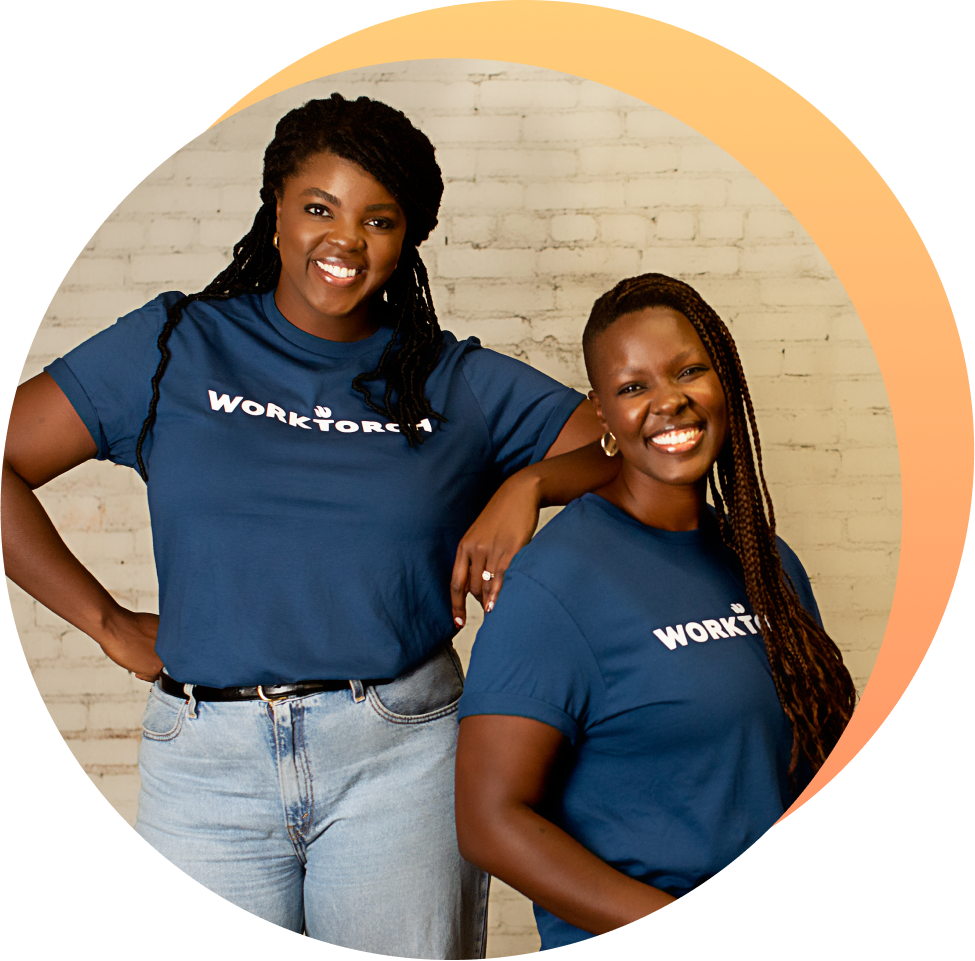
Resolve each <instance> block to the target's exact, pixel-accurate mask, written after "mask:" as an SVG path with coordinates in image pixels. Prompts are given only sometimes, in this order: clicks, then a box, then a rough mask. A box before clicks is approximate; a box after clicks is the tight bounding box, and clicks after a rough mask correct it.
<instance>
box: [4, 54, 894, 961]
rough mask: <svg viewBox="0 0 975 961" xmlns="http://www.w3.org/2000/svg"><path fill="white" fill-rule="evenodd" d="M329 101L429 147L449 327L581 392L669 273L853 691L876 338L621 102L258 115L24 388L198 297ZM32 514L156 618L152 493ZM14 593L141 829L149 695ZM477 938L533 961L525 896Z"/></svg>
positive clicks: (52, 677) (77, 491) (142, 203)
mask: <svg viewBox="0 0 975 961" xmlns="http://www.w3.org/2000/svg"><path fill="white" fill-rule="evenodd" d="M332 90H340V91H342V92H343V93H344V94H345V95H346V96H353V97H354V96H358V95H360V94H366V95H368V96H374V97H377V98H379V99H381V100H385V101H386V102H388V103H390V104H392V105H393V106H395V107H398V108H400V109H402V110H404V111H405V112H406V114H407V115H408V116H409V117H410V118H411V119H412V120H413V121H414V122H415V123H416V124H417V125H418V126H419V127H420V128H421V129H423V130H425V131H426V132H427V133H428V135H429V136H430V137H431V139H432V140H433V141H434V143H435V144H436V145H437V147H438V148H439V152H440V156H441V158H442V161H443V166H444V172H445V179H446V182H447V186H446V193H445V195H444V201H443V207H442V210H441V218H440V226H439V227H438V228H437V230H436V231H435V233H434V234H433V236H432V237H431V239H430V241H428V243H427V244H426V245H425V246H424V248H423V249H422V253H423V256H424V259H425V261H426V263H427V265H428V268H429V270H430V274H431V282H432V286H433V290H434V298H435V301H436V305H437V309H438V312H439V315H440V319H441V322H442V324H443V326H444V327H445V328H448V329H452V330H454V331H455V332H457V333H458V334H459V335H461V336H467V335H469V334H475V333H476V334H477V335H478V336H480V338H481V340H482V342H483V343H485V344H486V345H487V346H492V347H496V348H497V349H499V350H502V351H503V352H505V353H508V354H511V355H513V356H517V357H520V358H522V359H525V360H527V361H528V362H529V363H532V364H535V365H536V366H538V367H540V368H542V369H543V370H546V371H548V372H551V373H553V374H554V375H555V376H557V377H560V378H562V379H563V380H564V381H565V382H567V383H569V384H571V385H572V386H574V387H577V388H579V389H581V390H586V389H588V385H587V383H586V380H585V372H584V368H583V365H582V362H581V349H580V344H579V338H580V334H581V331H582V326H583V324H584V322H585V318H586V316H587V314H588V311H589V308H590V306H591V305H592V302H593V300H594V299H595V298H596V297H597V296H598V295H599V294H601V293H602V292H603V291H605V290H606V289H608V288H609V287H610V286H611V285H612V284H613V283H615V282H616V281H617V280H619V279H620V278H622V277H624V276H627V275H628V274H632V273H635V272H637V271H639V270H662V271H665V272H670V273H673V274H675V275H677V276H679V277H681V278H682V279H685V280H687V281H688V282H690V283H692V284H693V285H694V286H696V287H697V288H698V289H699V290H700V291H701V293H702V294H703V295H704V297H705V298H706V299H707V300H708V301H709V302H710V303H711V304H712V305H713V306H714V307H715V308H716V309H717V310H718V312H719V313H721V315H722V316H723V317H724V318H725V319H726V320H727V321H728V322H729V324H730V326H731V329H732V331H733V333H734V335H735V338H736V340H737V342H738V346H739V349H740V352H741V355H742V360H743V363H744V366H745V370H746V373H747V374H748V376H749V382H750V386H751V389H752V394H753V398H754V400H755V404H756V407H757V409H758V416H759V423H760V426H761V427H762V428H763V438H764V449H765V452H766V463H767V476H768V481H769V485H770V488H771V491H772V496H773V498H774V500H775V503H776V507H777V514H778V518H779V529H780V532H781V534H782V535H783V536H784V537H785V538H786V539H787V540H788V541H789V542H790V544H791V545H792V546H793V548H794V549H795V550H796V551H797V553H798V554H799V556H800V557H801V558H802V560H803V562H804V564H805V565H806V568H807V570H808V571H809V574H810V576H811V579H812V582H813V585H814V587H815V589H816V591H817V595H818V597H819V600H820V604H821V607H822V612H823V618H824V620H825V623H826V626H827V628H828V629H829V630H830V631H831V632H832V634H833V636H834V637H835V638H836V640H837V642H838V643H839V645H840V647H841V648H842V649H843V651H844V653H845V656H846V658H847V662H848V664H849V665H850V667H851V670H852V672H853V674H854V676H855V678H856V680H857V683H858V684H859V685H860V687H861V688H862V686H863V685H864V684H865V683H866V681H867V679H868V677H869V674H870V671H871V669H872V666H873V662H874V659H875V658H876V654H877V650H878V648H879V646H880V642H881V640H882V638H883V633H884V629H885V626H886V619H887V614H888V611H889V607H890V603H891V598H892V595H893V589H894V581H895V578H896V573H897V561H898V548H899V539H900V486H899V479H900V478H899V466H898V458H897V446H896V440H895V437H894V432H893V424H892V420H891V416H890V408H889V405H888V402H887V397H886V393H885V391H884V386H883V381H882V379H881V376H880V373H879V370H878V368H877V363H876V360H875V358H874V356H873V352H872V350H871V348H870V345H869V341H868V340H867V337H866V334H865V333H864V330H863V327H862V325H861V324H860V322H859V320H858V318H857V316H856V313H855V311H854V310H853V307H852V305H851V303H850V300H849V298H848V297H847V295H846V292H845V291H844V289H843V286H842V285H841V284H840V282H839V281H838V280H837V278H836V276H835V275H834V274H833V272H832V270H831V269H830V267H829V264H828V263H827V262H826V261H825V259H824V258H823V257H822V255H821V254H820V253H819V251H818V249H817V248H816V246H815V245H814V244H813V242H812V241H811V239H810V238H809V236H808V235H807V234H806V233H805V231H804V230H803V229H802V227H801V226H800V225H799V223H798V222H797V221H796V220H795V218H794V217H792V215H791V214H790V213H789V211H788V210H786V209H785V208H784V207H783V206H782V205H781V204H780V203H779V201H778V200H777V199H776V197H775V196H774V195H773V194H772V193H771V192H770V191H769V190H768V189H766V188H765V187H764V186H763V185H762V184H761V183H759V182H758V181H757V180H756V179H755V178H754V177H752V176H751V175H750V174H749V173H748V172H747V171H746V170H745V169H744V168H743V167H742V166H741V165H740V164H738V163H737V161H735V160H734V159H733V158H731V157H729V156H728V155H727V154H725V153H724V152H723V151H721V150H720V149H718V148H717V147H716V146H715V145H713V144H712V143H710V142H709V141H707V140H705V139H704V138H703V137H701V136H700V135H698V134H697V133H696V132H695V131H693V130H691V129H690V128H689V127H686V126H685V125H684V124H682V123H680V122H679V121H677V120H675V119H674V118H673V117H670V116H668V115H667V114H664V113H662V112H661V111H659V110H657V109H655V108H653V107H651V106H648V105H647V104H644V103H641V102H640V101H637V100H634V99H632V98H630V97H628V96H626V95H624V94H621V93H619V92H617V91H614V90H610V89H608V88H605V87H600V86H599V85H598V84H594V83H590V82H588V81H581V80H579V79H577V78H575V77H570V76H565V75H561V74H556V73H552V72H550V71H546V70H541V69H536V68H529V67H519V66H515V65H512V64H501V63H488V62H482V61H460V60H450V61H424V62H417V63H406V64H392V65H386V66H383V67H377V68H373V69H370V70H359V71H353V72H350V73H347V74H342V75H339V76H337V77H333V78H331V79H326V80H319V81H315V82H313V83H309V84H306V85H304V86H302V87H297V88H295V89H294V90H291V91H287V92H285V93H282V94H279V95H277V96H274V97H271V98H269V99H268V100H265V101H262V102H261V103H258V104H256V105H255V106H253V107H251V108H250V109H249V110H247V111H244V112H243V113H241V114H238V115H236V116H234V117H232V118H230V119H229V120H227V121H225V122H224V123H222V124H221V125H220V126H219V127H215V128H213V129H211V130H208V131H206V132H205V133H204V134H202V135H201V136H200V137H198V138H197V139H196V140H195V141H193V142H192V143H190V144H188V145H187V146H186V147H185V148H183V149H182V150H180V151H179V152H178V153H177V154H176V155H175V156H174V157H173V158H171V159H170V160H168V161H166V163H164V164H163V165H162V166H161V167H160V168H159V169H157V170H156V171H154V172H153V173H151V174H150V175H149V176H148V177H147V178H146V180H145V181H144V182H143V183H142V184H141V185H140V186H139V187H138V188H137V189H136V190H135V191H133V193H132V194H131V195H130V196H129V197H128V198H126V200H125V201H123V203H122V204H121V205H120V206H119V207H118V209H117V210H115V211H114V212H113V213H112V214H111V215H110V216H109V218H108V220H107V221H106V222H105V224H104V225H103V226H102V227H101V228H100V229H99V230H98V232H97V233H96V234H95V236H94V237H92V239H91V241H90V242H89V244H88V245H87V246H86V248H85V250H84V251H83V253H82V255H81V256H80V257H79V259H78V261H77V262H76V264H75V265H74V266H73V267H72V269H71V271H70V272H69V274H68V276H67V277H66V278H65V281H64V284H63V286H62V288H61V289H60V291H59V292H58V294H57V296H56V297H55V299H54V301H53V303H52V304H51V306H50V309H49V311H48V313H47V315H46V316H45V318H44V320H43V322H42V324H41V326H40V329H39V331H38V334H37V337H36V338H35V341H34V346H33V349H32V350H31V353H30V356H29V357H28V359H27V362H26V365H25V367H24V372H23V375H24V378H25V379H26V378H27V377H30V376H33V375H34V374H36V373H38V372H39V371H40V370H41V368H42V367H43V366H44V365H45V364H47V363H49V362H50V361H51V360H53V359H54V357H56V356H58V355H59V354H62V353H64V352H65V351H67V350H68V349H70V348H71V347H72V346H74V345H75V344H77V343H80V342H81V341H82V340H84V339H85V338H87V337H89V336H90V335H91V334H93V333H95V332H96V331H97V330H99V329H101V328H103V327H105V326H108V325H109V324H111V323H112V322H114V320H115V318H116V317H118V316H119V315H121V314H123V313H125V312H126V311H128V310H131V309H133V308H135V307H138V306H139V305H141V304H143V303H144V302H146V301H147V300H149V299H150V298H151V297H154V296H155V295H156V294H158V293H159V292H160V291H163V290H167V289H172V288H174V287H179V288H181V289H183V290H186V291H190V290H198V289H200V288H201V287H202V286H203V285H204V284H206V283H207V282H208V281H209V280H210V279H211V277H212V276H213V275H214V274H215V273H216V272H217V271H218V270H220V269H221V268H222V267H223V266H224V265H225V264H226V263H227V262H228V260H229V257H230V254H231V248H232V245H233V243H234V242H235V241H236V240H237V239H238V238H239V236H240V235H241V234H242V232H243V231H244V230H245V229H246V228H247V226H248V225H249V223H250V221H251V218H252V217H253V214H254V211H255V210H256V207H257V204H258V196H257V194H258V188H259V186H260V172H261V154H262V150H263V147H264V145H265V144H266V143H267V141H268V140H270V138H271V136H272V134H273V128H274V124H275V121H276V120H277V119H278V118H279V117H280V116H281V115H282V114H283V113H285V112H286V111H287V110H288V109H290V108H291V107H293V106H295V105H297V104H300V103H302V102H304V101H305V100H307V99H310V98H311V97H314V96H323V95H327V94H329V93H330V92H331V91H332ZM40 496H41V499H42V501H43V503H44V504H45V506H46V507H47V509H48V510H49V511H50V513H51V515H52V517H53V518H54V520H55V523H56V524H57V525H58V527H59V529H60V530H61V531H62V533H63V534H64V536H65V539H66V540H67V542H68V543H69V545H70V546H71V548H72V549H73V550H74V551H75V552H76V553H77V555H78V556H79V557H80V558H81V559H82V561H84V562H85V563H86V564H88V565H89V566H90V567H91V568H92V570H94V571H95V572H96V573H97V575H98V576H99V577H100V578H102V579H103V581H104V583H105V584H106V586H107V587H108V588H109V590H111V591H112V593H113V594H114V595H115V596H116V597H117V598H118V599H119V600H120V601H121V602H123V603H125V604H128V605H130V606H132V607H133V608H135V609H138V610H154V609H155V605H156V602H157V594H156V580H155V574H154V569H153V565H152V542H151V535H150V532H149V515H148V510H147V508H146V502H145V488H144V486H143V484H142V482H141V480H140V479H139V478H138V477H137V476H136V474H135V473H134V472H132V471H129V470H127V469H124V468H117V467H113V466H111V465H109V464H106V463H96V462H89V463H87V464H84V465H82V466H81V467H79V468H77V469H75V470H73V471H71V472H70V473H68V474H67V475H65V476H64V477H61V478H58V479H57V480H55V481H54V482H52V483H51V484H49V485H48V486H47V487H46V488H44V489H43V490H42V491H41V493H40ZM550 513H551V512H547V514H550ZM10 593H11V600H12V603H13V607H14V612H15V617H16V620H17V624H18V627H19V629H20V632H21V636H22V639H23V644H24V650H25V654H26V656H27V658H28V661H29V663H30V665H31V667H32V669H33V671H34V673H35V677H36V679H37V683H38V686H39V688H40V690H41V693H42V695H43V696H44V698H45V701H46V702H47V704H48V705H49V707H50V710H51V714H52V716H53V717H54V719H55V721H56V723H57V725H58V727H59V728H60V730H61V731H62V732H63V734H64V736H65V738H66V740H67V742H68V744H69V746H70V747H71V749H72V751H73V752H74V753H75V756H76V757H77V758H78V760H79V762H80V763H82V764H83V765H84V767H85V770H86V771H88V773H89V775H90V776H91V777H92V779H93V780H94V782H95V783H96V784H97V785H98V786H99V788H100V790H101V791H102V792H103V793H104V794H105V796H106V797H107V798H108V800H109V801H110V802H111V803H112V804H113V805H115V807H116V808H117V809H118V810H119V811H120V812H121V813H122V814H123V816H125V817H127V818H128V819H129V820H130V821H132V820H134V817H135V810H136V799H137V795H138V786H139V778H138V769H137V767H136V753H137V748H138V739H139V717H140V713H141V709H142V704H143V703H144V699H145V694H146V685H144V684H143V683H141V682H139V681H137V680H134V679H133V678H131V677H129V675H128V674H127V673H126V672H125V671H123V670H121V669H120V668H118V667H116V666H115V665H114V664H112V663H111V662H109V661H108V660H107V659H106V658H105V657H104V655H102V654H101V653H100V651H99V649H98V648H97V647H96V646H95V645H94V644H93V643H92V642H91V641H90V640H89V639H87V638H85V637H84V636H83V635H81V634H80V633H79V632H78V631H76V630H75V629H74V628H72V627H71V625H69V624H67V623H65V622H64V621H62V620H61V619H60V618H58V617H55V616H54V615H52V614H51V613H50V612H48V611H46V610H44V608H42V607H41V606H40V605H39V604H37V603H35V602H34V601H33V600H31V599H30V598H29V597H27V596H26V595H25V594H24V593H23V592H22V591H20V590H19V589H18V588H16V587H13V586H11V589H10ZM479 623H480V614H479V611H478V610H477V609H476V606H474V607H472V608H471V616H470V623H469V626H468V627H467V628H465V629H464V631H462V632H461V635H460V636H459V638H458V647H459V648H460V650H461V654H462V657H463V658H464V659H465V661H466V659H467V657H468V656H469V651H470V646H471V643H472V641H473V637H474V634H475V632H476V629H477V626H478V625H479ZM489 927H490V940H489V949H488V953H489V956H492V957H498V956H503V955H508V954H518V953H524V952H529V951H534V950H537V946H538V940H537V934H536V933H535V930H534V924H533V922H532V918H531V913H530V911H529V910H528V906H527V904H526V902H525V900H524V899H523V898H522V897H521V896H520V895H518V894H517V893H516V892H514V891H512V890H511V889H510V888H508V887H507V886H505V885H503V884H501V883H499V882H495V883H494V885H493V894H492V901H491V913H490V922H489Z"/></svg>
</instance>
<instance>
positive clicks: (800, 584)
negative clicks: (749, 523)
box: [776, 537, 823, 627]
mask: <svg viewBox="0 0 975 961" xmlns="http://www.w3.org/2000/svg"><path fill="white" fill-rule="evenodd" d="M776 541H777V542H778V547H779V557H780V558H781V560H782V570H783V571H785V573H786V576H787V577H788V578H789V581H790V582H791V584H792V586H793V588H794V589H795V592H796V595H797V597H798V598H799V603H800V604H802V606H803V607H804V608H805V609H806V612H807V613H808V614H809V615H810V617H812V619H813V620H814V621H815V622H816V623H817V624H818V625H819V626H820V627H822V626H823V618H822V617H821V615H820V613H819V605H818V604H817V603H816V598H815V596H814V595H813V589H812V584H810V583H809V575H808V574H806V569H805V568H804V567H803V566H802V562H801V561H800V560H799V558H798V557H796V554H795V551H793V550H792V548H791V547H789V545H788V544H786V542H785V541H784V540H782V538H781V537H777V538H776Z"/></svg>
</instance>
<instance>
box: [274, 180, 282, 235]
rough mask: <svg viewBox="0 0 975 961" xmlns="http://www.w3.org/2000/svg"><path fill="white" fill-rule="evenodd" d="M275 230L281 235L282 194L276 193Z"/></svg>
mask: <svg viewBox="0 0 975 961" xmlns="http://www.w3.org/2000/svg"><path fill="white" fill-rule="evenodd" d="M274 229H275V231H276V232H277V233H281V194H279V193H278V192H277V191H276V190H275V191H274Z"/></svg>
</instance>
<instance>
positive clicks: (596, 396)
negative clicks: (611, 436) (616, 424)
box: [589, 390, 609, 432]
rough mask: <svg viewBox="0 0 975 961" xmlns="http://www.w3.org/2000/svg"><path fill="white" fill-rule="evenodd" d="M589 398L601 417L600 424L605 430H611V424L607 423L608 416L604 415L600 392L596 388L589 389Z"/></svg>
mask: <svg viewBox="0 0 975 961" xmlns="http://www.w3.org/2000/svg"><path fill="white" fill-rule="evenodd" d="M589 400H590V402H591V403H592V406H593V407H595V408H596V416H597V417H598V418H599V426H600V427H602V429H603V431H604V432H605V431H608V430H609V424H607V423H606V418H605V417H603V408H602V405H601V404H600V403H599V394H597V393H596V392H595V391H594V390H591V391H589Z"/></svg>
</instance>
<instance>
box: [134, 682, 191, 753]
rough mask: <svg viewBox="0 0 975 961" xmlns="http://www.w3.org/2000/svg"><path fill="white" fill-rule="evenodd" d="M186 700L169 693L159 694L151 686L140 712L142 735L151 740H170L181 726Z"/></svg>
mask: <svg viewBox="0 0 975 961" xmlns="http://www.w3.org/2000/svg"><path fill="white" fill-rule="evenodd" d="M186 705H187V702H186V701H182V700H180V699H179V698H176V697H173V696H172V695H169V694H160V693H159V689H158V688H156V687H153V688H152V690H151V691H150V692H149V701H148V703H147V704H146V709H145V711H144V712H143V714H142V736H143V737H147V738H149V739H150V740H153V741H171V740H172V739H173V738H174V737H176V735H177V734H179V732H180V730H181V729H182V727H183V718H184V717H185V716H186Z"/></svg>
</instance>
